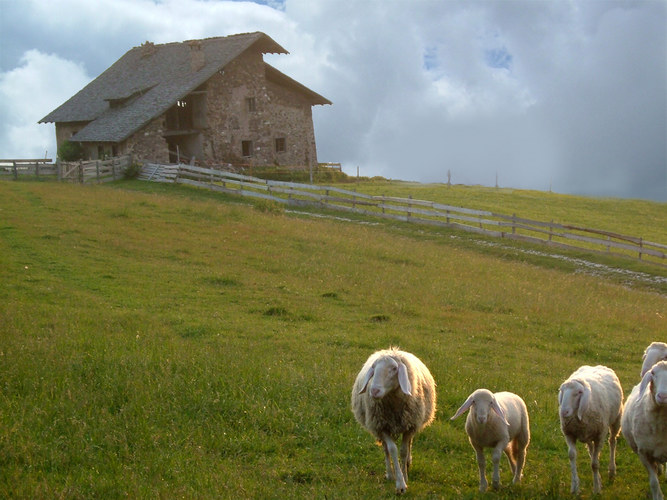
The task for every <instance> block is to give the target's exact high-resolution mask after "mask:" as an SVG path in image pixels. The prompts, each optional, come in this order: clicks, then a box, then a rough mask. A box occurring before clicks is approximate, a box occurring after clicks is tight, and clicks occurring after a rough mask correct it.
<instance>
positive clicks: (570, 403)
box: [558, 379, 591, 420]
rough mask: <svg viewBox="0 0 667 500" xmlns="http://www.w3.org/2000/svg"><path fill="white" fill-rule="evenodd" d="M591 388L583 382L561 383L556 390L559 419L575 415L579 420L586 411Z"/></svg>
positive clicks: (569, 381)
mask: <svg viewBox="0 0 667 500" xmlns="http://www.w3.org/2000/svg"><path fill="white" fill-rule="evenodd" d="M590 400H591V387H590V385H589V384H588V383H587V382H586V381H585V380H579V379H573V380H567V381H565V382H563V384H562V385H561V386H560V389H559V390H558V406H559V407H560V416H561V418H570V417H572V416H573V415H574V414H575V413H576V415H577V418H578V419H579V420H581V419H582V417H583V415H584V413H585V412H586V410H587V409H588V404H589V403H590Z"/></svg>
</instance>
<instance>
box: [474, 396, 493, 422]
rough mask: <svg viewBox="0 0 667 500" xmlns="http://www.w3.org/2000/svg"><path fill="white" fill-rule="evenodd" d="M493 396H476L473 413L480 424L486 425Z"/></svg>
mask: <svg viewBox="0 0 667 500" xmlns="http://www.w3.org/2000/svg"><path fill="white" fill-rule="evenodd" d="M492 402H493V399H492V398H484V397H476V398H475V400H474V401H473V404H472V408H471V410H470V411H471V413H472V415H473V418H474V419H475V420H476V421H477V423H478V424H480V425H484V424H486V421H487V420H488V419H489V412H490V411H491V403H492Z"/></svg>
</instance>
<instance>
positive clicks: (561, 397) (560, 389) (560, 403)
mask: <svg viewBox="0 0 667 500" xmlns="http://www.w3.org/2000/svg"><path fill="white" fill-rule="evenodd" d="M562 404H563V386H560V388H559V389H558V406H560V405H562Z"/></svg>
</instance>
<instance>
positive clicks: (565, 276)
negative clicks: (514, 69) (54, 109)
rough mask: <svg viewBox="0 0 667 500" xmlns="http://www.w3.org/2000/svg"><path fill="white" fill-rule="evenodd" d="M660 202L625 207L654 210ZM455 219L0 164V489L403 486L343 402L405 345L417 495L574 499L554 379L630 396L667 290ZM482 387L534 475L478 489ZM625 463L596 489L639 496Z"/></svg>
mask: <svg viewBox="0 0 667 500" xmlns="http://www.w3.org/2000/svg"><path fill="white" fill-rule="evenodd" d="M385 194H390V193H388V192H387V193H385ZM506 195H507V196H508V197H512V196H518V197H521V196H522V194H521V193H506ZM415 197H417V196H415ZM424 197H426V198H428V197H427V196H424ZM480 199H484V196H481V198H480ZM516 203H517V204H518V203H522V204H523V203H525V206H526V207H530V206H531V204H530V203H528V202H524V201H521V202H519V201H517V202H516ZM577 203H579V204H581V205H582V206H584V205H585V204H586V203H587V201H586V200H583V199H582V200H578V201H577ZM637 203H640V202H637ZM607 207H608V208H607V210H609V211H614V210H615V207H616V204H615V203H611V202H610V203H608V205H607ZM646 207H648V208H646V209H642V210H641V214H640V215H636V217H635V220H634V223H633V221H632V220H631V219H630V220H628V221H627V222H624V223H623V224H626V223H627V224H629V225H630V226H631V227H642V228H643V227H644V225H645V224H646V220H647V219H650V220H653V219H654V218H655V220H658V221H661V220H662V221H664V217H665V215H664V211H665V206H664V204H662V205H661V204H648V205H646ZM479 208H485V207H481V206H480V207H479ZM535 210H536V212H539V209H537V208H535ZM516 211H517V213H518V212H521V213H522V215H525V216H530V215H531V214H528V213H525V212H523V210H520V209H519V208H517V210H516ZM584 211H585V210H584ZM618 212H619V213H617V214H616V215H614V214H613V213H610V214H608V215H605V216H606V217H609V219H610V220H613V221H617V220H621V219H625V218H627V217H628V215H627V212H628V210H627V209H626V205H625V203H624V202H619V203H618ZM621 212H622V213H621ZM592 217H593V216H592ZM595 217H597V216H595ZM646 227H653V224H652V223H651V224H646ZM618 230H622V229H620V228H619V229H618ZM664 230H665V224H663V227H662V231H664ZM448 235H449V236H450V237H439V236H448ZM451 236H452V234H451V233H446V232H444V231H443V232H442V233H435V232H433V233H431V232H424V231H423V230H421V229H420V230H416V229H410V228H406V227H404V226H402V225H400V224H395V225H394V224H390V223H387V224H352V223H350V222H346V221H341V220H336V219H333V218H322V217H318V218H315V217H308V216H304V215H298V214H291V213H286V212H284V211H282V210H280V209H277V208H276V207H274V206H271V205H269V204H263V203H259V204H256V205H249V204H247V202H246V201H244V200H240V199H236V198H228V197H224V196H221V195H215V194H211V193H207V192H204V191H197V190H193V189H187V188H182V187H177V186H163V185H156V184H149V183H140V182H137V181H135V182H121V183H116V184H114V185H105V186H72V185H64V184H56V183H39V182H0V282H1V283H2V285H3V286H2V287H0V299H1V300H0V497H3V498H7V497H9V498H60V497H62V498H105V499H107V498H121V497H128V496H129V497H131V498H286V497H287V498H304V499H305V498H308V499H310V498H341V499H348V498H392V497H393V496H394V492H393V484H392V483H389V482H386V481H385V480H384V479H383V470H384V463H383V458H382V451H381V448H379V447H377V446H376V444H375V443H374V442H373V439H372V438H371V436H370V435H369V434H367V433H365V431H363V430H362V429H361V428H360V427H359V426H358V425H357V424H356V422H355V421H354V419H353V417H352V414H351V412H350V410H349V398H350V391H351V388H352V383H353V381H354V378H355V376H356V374H357V372H358V370H359V369H360V368H361V366H362V364H363V362H364V361H365V359H366V358H367V357H368V355H369V354H371V353H372V352H373V351H374V350H375V349H379V348H384V347H387V346H389V345H399V346H401V347H402V348H404V349H406V350H409V351H412V352H414V353H415V354H416V355H418V356H419V357H420V358H421V359H422V360H423V361H424V362H425V363H426V364H427V366H429V368H430V369H431V372H432V373H433V375H434V377H435V379H436V382H437V383H438V398H439V408H438V414H437V419H436V422H435V423H434V424H433V425H432V426H431V427H429V428H428V429H426V430H425V431H424V432H423V433H421V434H420V435H418V436H417V438H416V440H415V444H414V448H413V454H414V460H413V469H412V471H411V474H410V478H409V482H408V493H407V494H406V497H407V498H570V495H569V467H568V461H567V447H566V445H565V441H564V439H563V437H562V435H561V433H560V429H559V424H558V414H557V390H558V386H559V385H560V383H561V382H562V380H564V379H565V378H566V377H567V376H568V375H569V374H570V373H571V372H572V371H573V370H574V369H576V368H577V367H578V366H580V365H582V364H598V363H599V364H606V365H608V366H610V367H612V368H613V369H614V370H616V372H617V374H618V375H619V377H620V379H621V382H622V383H623V387H624V390H625V391H626V393H629V391H630V389H631V388H632V386H633V385H634V384H636V383H637V382H638V377H639V369H640V366H641V354H642V352H643V350H644V348H645V347H646V345H648V343H650V342H651V341H653V340H663V341H665V340H667V339H666V338H665V332H667V294H665V293H663V292H661V291H660V289H658V291H655V290H651V289H645V288H636V287H632V286H627V285H624V284H622V283H619V282H617V281H615V280H611V279H607V278H605V277H601V276H591V275H588V274H582V273H573V272H571V268H568V267H567V266H564V265H554V264H552V263H548V262H544V261H542V260H540V259H529V258H518V257H517V256H516V255H514V254H513V253H512V252H507V251H504V250H503V251H497V250H496V251H494V250H489V249H487V248H486V247H485V246H475V245H474V244H471V243H470V241H469V240H467V238H470V237H469V236H465V237H461V236H458V235H456V237H451ZM646 237H648V236H646ZM658 241H665V238H661V239H658ZM478 387H486V388H488V389H491V390H494V391H498V390H509V391H513V392H516V393H518V394H519V395H521V396H522V397H523V398H524V400H525V401H526V403H527V405H528V409H529V412H530V416H531V430H532V442H531V445H530V447H529V449H528V459H527V464H526V468H525V471H524V474H525V475H524V481H523V483H522V485H521V486H519V487H514V486H508V483H509V481H510V471H509V468H508V465H507V463H506V462H502V465H501V466H502V470H501V479H502V482H503V485H504V486H503V488H502V489H501V490H500V491H499V492H497V493H496V492H494V493H488V494H486V495H480V494H478V493H477V484H478V479H477V472H476V464H475V458H474V453H473V450H472V448H471V447H470V445H469V444H468V442H467V439H466V437H465V431H464V430H463V423H464V422H463V419H459V420H456V421H454V422H450V421H449V417H450V416H451V415H452V414H453V413H454V412H455V410H456V408H458V406H459V405H460V404H461V403H462V402H463V401H464V400H465V398H466V397H467V396H468V394H469V393H470V392H472V390H474V389H476V388H478ZM579 455H580V460H579V470H580V476H581V478H582V495H581V498H591V496H592V495H591V483H592V481H591V474H590V466H589V464H588V460H587V453H586V452H585V449H584V448H583V446H581V445H580V448H579ZM601 461H602V466H601V467H602V469H604V470H606V466H607V463H608V448H607V447H606V446H605V448H604V450H603V456H602V460H601ZM617 462H618V468H619V471H618V477H617V478H616V480H615V482H613V484H612V483H610V482H609V480H607V479H606V477H605V476H604V474H603V495H604V497H605V498H623V499H627V498H642V497H644V496H645V494H646V493H647V492H648V479H647V474H646V472H645V470H644V469H643V467H642V466H641V465H640V463H639V460H638V459H637V457H636V456H634V455H633V454H632V452H631V451H630V449H629V448H628V446H627V445H626V444H625V442H624V441H623V439H621V443H620V445H619V447H618V452H617ZM662 484H663V491H665V489H666V488H667V486H665V484H664V481H663V483H662Z"/></svg>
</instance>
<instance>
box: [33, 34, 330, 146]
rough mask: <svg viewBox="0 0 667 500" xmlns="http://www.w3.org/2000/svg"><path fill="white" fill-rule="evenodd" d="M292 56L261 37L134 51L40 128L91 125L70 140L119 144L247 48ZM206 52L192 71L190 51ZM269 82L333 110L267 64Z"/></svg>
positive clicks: (151, 46) (208, 40) (147, 45)
mask: <svg viewBox="0 0 667 500" xmlns="http://www.w3.org/2000/svg"><path fill="white" fill-rule="evenodd" d="M251 47H252V48H253V49H255V50H258V51H260V52H261V53H263V54H265V53H278V54H288V53H289V52H287V51H286V50H285V49H284V48H282V47H281V46H280V45H278V44H277V43H276V42H275V41H274V40H273V39H271V37H269V36H267V35H265V34H264V33H261V32H255V33H245V34H241V35H231V36H226V37H216V38H206V39H204V40H190V41H187V42H180V43H167V44H162V45H154V44H152V43H150V42H146V43H145V44H143V45H141V46H140V47H134V48H133V49H131V50H129V51H128V52H127V53H125V55H124V56H123V57H121V58H120V59H119V60H118V61H116V62H115V63H114V64H113V65H112V66H111V67H110V68H108V69H107V70H106V71H104V72H103V73H102V74H101V75H100V76H98V77H97V78H96V79H95V80H93V81H92V82H90V83H89V84H88V85H87V86H85V87H84V88H83V89H82V90H80V91H79V92H78V93H77V94H75V95H74V96H73V97H71V98H70V99H69V100H68V101H66V102H65V103H64V104H62V105H61V106H59V107H58V108H56V109H55V110H54V111H52V112H51V113H49V114H48V115H46V116H45V117H44V118H42V119H41V120H40V121H39V123H48V122H89V123H88V124H87V125H86V126H85V127H83V128H82V129H81V130H80V131H79V132H78V133H77V134H76V135H75V136H74V137H72V140H74V141H77V142H121V141H123V140H125V139H127V138H128V137H129V136H131V135H132V134H133V133H135V132H136V131H137V130H139V129H140V128H141V127H143V126H144V125H146V124H148V123H149V122H150V121H151V120H152V119H154V118H155V117H157V116H160V115H161V114H163V113H165V112H166V111H167V110H168V109H169V108H170V107H171V106H173V104H174V103H175V102H176V101H177V100H179V99H182V98H184V97H185V96H186V95H187V94H189V93H190V92H192V91H194V90H195V89H196V88H197V87H199V86H200V85H202V84H203V83H204V82H206V81H207V80H208V79H209V78H211V77H212V76H213V75H214V74H215V73H216V72H217V71H220V70H221V69H222V68H224V67H225V65H227V64H228V63H230V62H231V61H233V60H234V59H235V58H237V57H238V56H239V55H241V54H242V53H243V52H245V51H246V50H248V49H249V48H251ZM193 50H201V51H203V55H204V57H203V58H201V67H199V68H197V67H196V66H195V68H193V67H192V51H193ZM265 69H266V76H267V78H268V79H270V80H272V81H274V82H277V83H280V84H282V85H287V86H289V87H291V88H293V89H295V90H297V91H299V92H301V93H302V94H304V95H305V96H306V97H307V98H308V99H309V100H310V102H311V104H312V105H315V104H331V102H330V101H329V100H327V99H325V98H324V97H322V96H321V95H319V94H317V93H315V92H313V91H312V90H309V89H308V88H306V87H304V86H303V85H301V84H300V83H298V82H296V81H294V80H292V79H291V78H289V77H288V76H286V75H284V74H282V73H280V72H279V71H278V70H277V69H275V68H273V67H272V66H269V65H268V64H266V63H265Z"/></svg>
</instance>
